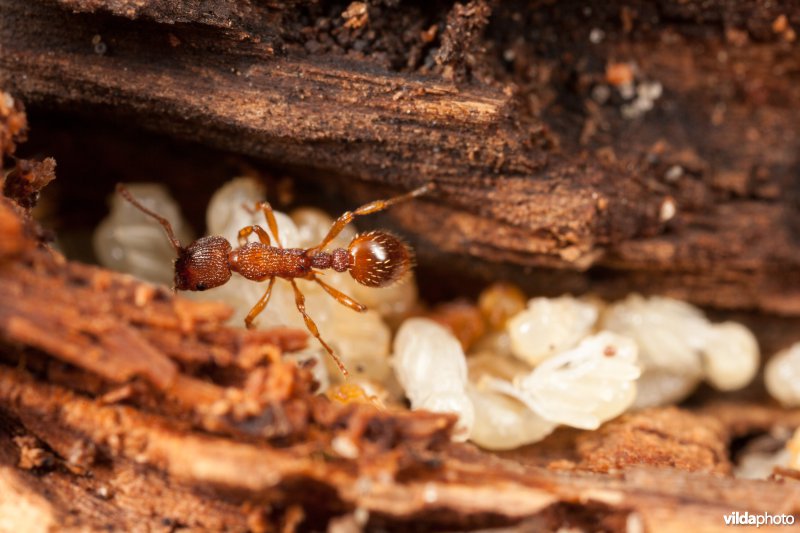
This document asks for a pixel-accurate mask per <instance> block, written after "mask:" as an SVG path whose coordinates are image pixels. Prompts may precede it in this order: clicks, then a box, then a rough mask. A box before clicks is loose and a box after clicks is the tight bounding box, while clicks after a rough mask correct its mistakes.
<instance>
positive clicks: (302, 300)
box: [289, 279, 349, 377]
mask: <svg viewBox="0 0 800 533" xmlns="http://www.w3.org/2000/svg"><path fill="white" fill-rule="evenodd" d="M289 283H291V284H292V289H294V302H295V304H296V305H297V310H298V311H300V314H301V315H303V320H304V321H305V323H306V327H307V328H308V331H310V332H311V334H312V335H314V337H316V338H317V340H318V341H319V342H320V344H322V346H323V348H325V350H326V351H327V352H328V353H329V354H330V356H331V357H333V360H334V362H335V363H336V366H338V367H339V370H340V371H341V372H342V375H344V377H347V376H348V375H349V372H348V371H347V368H345V366H344V363H343V362H342V360H341V359H339V356H338V355H336V354H335V353H334V352H333V349H332V348H331V347H330V346H328V343H327V342H325V341H324V340H322V337H321V336H320V334H319V328H317V325H316V324H315V323H314V321H313V320H311V317H310V316H308V313H306V297H305V296H303V293H302V292H301V291H300V289H299V288H298V287H297V283H296V282H295V281H294V280H293V279H290V280H289Z"/></svg>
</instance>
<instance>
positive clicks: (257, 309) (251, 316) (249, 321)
mask: <svg viewBox="0 0 800 533" xmlns="http://www.w3.org/2000/svg"><path fill="white" fill-rule="evenodd" d="M262 231H263V230H262ZM273 285H275V278H274V277H271V278H269V285H268V286H267V290H266V292H265V293H264V295H263V296H262V297H261V299H260V300H258V302H257V303H256V305H254V306H253V308H252V309H250V312H249V313H247V317H245V319H244V325H245V327H246V328H247V329H253V321H254V320H255V319H256V317H257V316H258V315H260V314H261V311H263V310H264V308H265V307H266V306H267V304H268V303H269V297H270V296H272V286H273Z"/></svg>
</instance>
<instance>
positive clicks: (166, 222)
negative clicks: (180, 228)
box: [117, 183, 183, 252]
mask: <svg viewBox="0 0 800 533" xmlns="http://www.w3.org/2000/svg"><path fill="white" fill-rule="evenodd" d="M117 192H118V193H119V194H120V195H121V196H122V197H123V198H125V199H126V200H128V201H129V202H130V203H131V204H132V205H133V207H135V208H136V209H138V210H139V211H141V212H142V213H144V214H145V215H149V216H151V217H153V218H154V219H156V221H157V222H158V223H159V224H161V226H163V227H164V231H166V232H167V237H168V238H169V242H171V243H172V246H173V248H175V251H177V252H180V251H181V250H183V246H181V243H180V241H179V240H178V239H177V237H175V232H174V231H172V224H170V223H169V220H167V219H166V218H164V217H162V216H161V215H157V214H156V213H153V212H152V211H150V210H149V209H147V208H146V207H145V206H143V205H142V204H141V203H139V201H138V200H137V199H136V198H134V197H133V195H132V194H131V192H130V191H129V190H128V189H127V188H126V187H125V186H124V185H123V184H121V183H117Z"/></svg>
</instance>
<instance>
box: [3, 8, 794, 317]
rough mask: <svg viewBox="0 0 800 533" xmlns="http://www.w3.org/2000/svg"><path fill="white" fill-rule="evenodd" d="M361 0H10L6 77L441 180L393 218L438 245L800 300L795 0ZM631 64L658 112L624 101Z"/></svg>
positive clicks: (745, 301)
mask: <svg viewBox="0 0 800 533" xmlns="http://www.w3.org/2000/svg"><path fill="white" fill-rule="evenodd" d="M356 4H357V3H356ZM358 7H359V6H358V5H356V6H355V8H354V9H353V10H351V11H348V9H346V8H348V6H344V5H342V6H339V5H334V4H328V3H324V4H322V5H317V4H306V3H280V2H276V3H272V4H261V3H256V2H249V1H241V2H234V3H230V2H215V1H213V0H207V1H198V2H189V3H175V2H169V1H160V0H158V1H154V2H146V3H144V4H142V3H140V2H128V1H125V0H120V1H101V0H95V1H88V2H84V1H78V0H60V1H37V2H20V1H15V0H3V1H2V2H0V11H2V13H3V17H2V20H0V85H2V86H5V87H7V88H8V89H11V90H12V91H13V92H14V93H15V94H17V95H19V96H22V97H24V98H25V99H26V100H28V101H30V102H31V103H32V104H34V105H35V106H41V107H43V108H47V109H54V108H58V109H61V110H64V109H72V110H76V109H77V110H82V111H83V112H86V111H91V112H92V113H95V112H97V111H102V112H103V114H105V115H106V116H112V117H116V118H117V119H124V120H126V121H128V122H129V123H133V124H136V125H139V126H142V127H147V128H151V129H153V130H156V131H158V132H163V133H168V134H171V135H173V136H176V137H178V138H182V139H187V140H191V141H194V142H201V143H205V144H207V145H210V146H214V147H218V148H223V149H225V150H230V151H234V152H237V153H241V154H246V155H251V156H255V157H258V158H261V159H264V160H266V161H268V162H270V163H271V164H277V165H288V166H290V167H292V168H295V169H300V170H301V171H303V172H304V173H306V174H310V175H315V176H317V178H316V179H318V180H324V179H326V178H327V177H331V176H334V177H337V178H338V179H339V180H344V181H345V182H346V183H348V184H350V185H351V186H352V187H353V188H354V189H355V184H356V183H357V182H368V183H373V184H384V185H390V186H392V187H395V188H406V189H408V188H411V187H413V186H417V185H419V184H421V183H424V182H427V181H434V182H435V183H436V184H437V185H438V187H439V189H438V193H437V196H436V197H435V198H432V199H431V200H430V201H428V202H423V203H421V204H420V205H419V206H413V207H412V206H406V207H404V208H402V209H398V210H397V211H396V213H394V214H392V217H393V218H394V220H395V223H396V224H398V225H400V226H402V227H404V228H405V229H406V230H408V231H413V232H417V233H418V234H420V236H421V237H420V240H421V246H420V248H421V255H422V259H423V263H424V262H426V261H427V262H428V263H429V264H431V263H436V262H437V261H438V262H439V263H440V264H441V263H443V262H445V261H447V262H450V259H447V260H445V259H443V257H444V256H443V255H442V254H445V253H449V254H452V255H450V256H448V257H449V258H452V257H455V258H456V259H455V260H454V261H453V262H452V264H453V265H455V266H457V269H458V270H459V271H461V272H462V273H466V274H469V273H472V274H475V275H478V276H480V277H483V278H485V277H487V275H486V272H487V271H488V272H493V273H494V275H495V276H496V275H497V273H498V272H502V273H503V275H504V276H506V277H510V278H513V279H515V280H517V281H519V282H521V283H522V284H523V285H525V286H526V287H527V288H529V289H532V290H533V289H536V290H547V289H550V292H552V291H553V290H554V289H557V290H572V291H577V292H583V291H586V290H588V289H590V288H591V290H595V291H599V292H601V293H603V294H604V295H607V296H618V295H620V294H623V293H625V292H628V291H630V290H644V291H646V292H661V293H666V294H671V295H675V296H680V297H683V298H687V299H690V300H693V301H695V302H698V303H701V304H707V305H714V306H718V307H723V308H740V309H741V308H746V309H761V310H766V311H772V312H779V313H786V314H793V315H796V314H798V313H800V251H798V250H800V247H798V235H800V216H798V211H797V199H798V197H799V196H798V188H797V180H796V172H797V168H798V166H797V164H798V161H797V147H798V140H797V136H796V127H795V125H796V124H797V120H798V119H800V116H798V113H799V112H798V111H797V109H800V106H798V105H797V103H798V102H799V101H800V89H798V85H797V84H796V83H793V82H792V81H791V79H792V74H791V73H793V72H797V70H798V68H800V65H798V59H797V58H798V57H800V54H797V53H796V52H797V46H798V45H797V42H796V40H795V39H793V38H792V35H793V33H792V32H793V31H794V27H800V12H798V10H797V8H796V6H770V7H763V8H762V7H758V6H757V5H756V3H753V2H741V3H740V5H739V6H738V8H737V9H735V10H732V11H731V10H729V9H728V8H727V4H722V3H719V4H717V3H713V2H712V3H708V2H702V3H701V2H669V1H662V2H658V3H657V4H655V5H640V4H626V3H617V2H612V3H610V4H608V5H604V6H602V7H595V8H593V9H594V11H592V12H591V13H589V14H581V11H580V9H579V8H578V6H573V5H571V4H568V5H559V6H554V5H548V4H544V5H539V4H537V3H533V4H530V5H525V6H518V5H515V4H506V3H502V4H498V5H492V6H491V8H490V7H489V6H487V5H486V4H484V3H481V2H473V3H470V4H467V5H466V6H462V5H460V4H454V5H453V6H448V5H446V4H442V5H437V6H436V7H435V8H432V10H429V11H424V10H422V9H421V8H420V7H419V6H417V5H414V4H403V5H400V6H393V5H391V3H387V5H382V4H379V5H375V6H370V7H369V8H368V9H366V8H365V9H366V11H365V13H366V17H365V16H364V15H363V14H361V15H359V14H358V13H359V10H358V9H356V8H358ZM515 13H516V14H517V15H515ZM487 15H488V16H487ZM389 21H395V22H393V23H392V22H389ZM537 28H541V29H542V30H541V31H540V30H538V29H537ZM593 30H598V31H596V32H594V33H593ZM598 32H599V33H598ZM593 40H594V41H597V42H594V41H593ZM554 51H555V52H554ZM619 64H622V65H623V67H622V71H621V72H628V73H629V75H630V76H632V82H633V86H634V88H639V87H640V86H643V85H642V84H644V83H653V82H658V83H659V84H660V87H661V88H662V89H661V90H662V93H663V96H660V98H659V99H657V100H656V101H655V103H654V104H653V105H654V108H653V110H652V111H648V112H646V113H644V114H642V115H641V116H638V117H636V118H633V119H630V120H628V119H625V118H623V117H622V114H623V108H624V106H625V105H630V104H631V101H621V100H620V96H619V94H618V93H619V92H620V91H619V90H618V89H619V87H618V84H619V82H620V80H619V79H618V78H619V76H617V77H614V75H613V72H619V69H617V71H614V70H613V68H612V67H614V66H615V65H619ZM624 65H628V67H629V70H628V71H626V70H625V67H624ZM623 81H624V80H623ZM615 84H617V85H615ZM598 87H601V88H604V89H602V90H601V92H603V91H606V90H607V92H608V91H610V94H611V96H610V97H609V99H608V100H607V101H606V100H602V98H600V97H599V96H598V94H599V93H597V90H596V89H597V88H598ZM637 90H638V89H637ZM592 91H595V92H592ZM678 174H679V175H678ZM676 176H677V177H676ZM218 179H220V178H218ZM354 194H356V191H354ZM374 195H375V193H374V191H372V190H371V189H369V190H367V191H366V192H362V193H361V194H360V195H357V196H358V198H359V199H362V200H366V199H367V198H368V197H370V198H371V197H374ZM673 208H674V210H675V215H674V216H671V215H672V211H673ZM486 261H489V262H492V263H497V262H503V263H506V264H511V265H522V266H527V267H531V266H533V267H547V268H553V267H555V268H558V269H565V270H567V271H573V272H577V273H568V272H567V273H556V274H553V273H552V271H549V272H545V273H543V274H542V275H541V276H540V277H531V276H528V275H525V274H524V271H522V270H521V269H518V268H505V267H498V266H487V263H486ZM587 269H589V270H587Z"/></svg>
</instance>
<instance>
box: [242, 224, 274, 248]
mask: <svg viewBox="0 0 800 533" xmlns="http://www.w3.org/2000/svg"><path fill="white" fill-rule="evenodd" d="M253 233H255V234H256V235H257V236H258V240H259V241H260V242H261V244H266V245H267V246H269V245H270V240H269V235H268V234H267V232H266V231H264V228H262V227H261V226H247V227H244V228H242V229H240V230H239V246H244V245H245V244H247V238H248V237H249V236H250V235H252V234H253Z"/></svg>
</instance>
